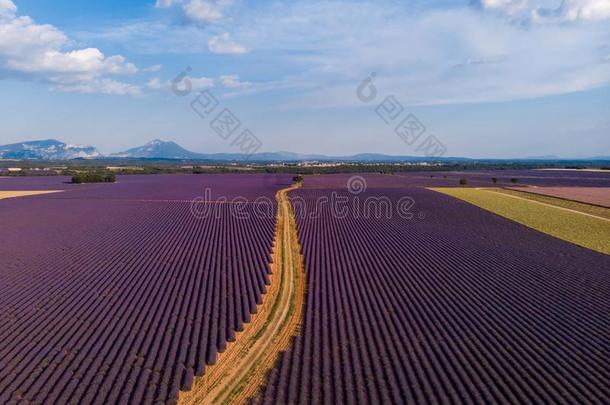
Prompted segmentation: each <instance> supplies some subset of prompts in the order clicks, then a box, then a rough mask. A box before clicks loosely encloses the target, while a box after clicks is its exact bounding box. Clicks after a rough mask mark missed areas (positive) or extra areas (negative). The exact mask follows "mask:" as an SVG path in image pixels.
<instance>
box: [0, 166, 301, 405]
mask: <svg viewBox="0 0 610 405" xmlns="http://www.w3.org/2000/svg"><path fill="white" fill-rule="evenodd" d="M65 181H66V179H64V178H53V177H49V178H16V179H5V180H3V183H2V185H1V186H0V187H6V188H7V189H14V188H15V187H16V186H21V187H23V188H24V189H33V188H35V187H39V188H40V189H49V188H53V189H63V190H65V191H64V192H63V193H59V194H57V195H48V196H36V197H28V198H19V199H9V200H3V201H0V223H1V224H2V227H1V228H0V234H1V235H2V237H1V240H2V244H0V291H1V292H0V325H1V326H0V341H2V342H3V344H2V345H1V346H0V403H16V402H23V401H26V402H44V403H68V402H82V403H93V402H95V403H119V402H120V403H128V402H129V403H152V402H162V403H166V402H175V401H176V400H177V399H178V393H179V390H180V389H185V388H188V387H189V386H190V385H191V384H192V381H193V377H194V376H195V375H201V374H202V373H203V372H204V371H205V366H206V364H211V363H214V361H215V359H216V356H217V353H218V352H219V351H222V350H223V349H224V348H225V347H226V345H227V342H230V341H232V340H234V338H235V332H236V331H239V330H241V329H242V328H243V325H244V323H246V322H248V321H249V319H250V316H251V314H252V313H253V312H254V311H255V310H256V305H257V304H258V303H260V302H261V300H262V297H263V294H264V293H265V291H266V288H267V284H268V282H269V279H268V273H269V263H270V260H271V257H270V255H271V248H272V244H273V239H274V232H275V217H274V215H275V214H274V212H273V211H274V210H275V209H276V207H273V206H271V207H269V206H265V207H264V208H265V209H266V210H268V209H269V208H271V212H269V215H267V216H262V215H255V212H254V210H256V208H257V207H256V204H258V203H257V202H255V201H256V198H258V197H260V196H267V197H271V198H273V196H274V193H275V192H276V191H277V190H278V189H279V188H282V187H284V184H282V182H284V183H287V184H290V177H285V178H284V179H283V180H282V178H280V177H275V178H274V179H273V180H272V181H270V180H269V179H264V178H263V177H262V176H259V175H244V176H240V175H236V176H235V175H233V176H223V175H219V176H133V177H121V178H119V182H118V183H117V184H100V185H83V186H76V185H70V184H65ZM204 188H210V189H211V190H212V191H213V195H214V196H226V197H228V198H233V197H235V196H238V195H239V196H242V197H243V198H244V199H246V200H248V201H249V202H247V203H245V204H244V205H243V207H242V210H243V211H244V212H246V213H250V214H252V215H250V216H249V217H248V219H244V218H237V217H235V216H234V215H232V212H231V210H230V208H231V206H230V204H223V203H220V202H215V201H216V200H214V201H212V202H209V203H207V204H211V205H214V206H215V211H214V213H215V215H213V216H209V217H206V218H198V217H197V216H194V215H193V213H192V210H191V203H190V201H191V200H192V199H193V198H196V197H197V196H199V195H202V194H203V191H204ZM270 201H271V200H270ZM265 212H268V211H265Z"/></svg>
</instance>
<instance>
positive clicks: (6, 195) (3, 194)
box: [0, 190, 62, 200]
mask: <svg viewBox="0 0 610 405" xmlns="http://www.w3.org/2000/svg"><path fill="white" fill-rule="evenodd" d="M61 192H62V191H61V190H37V191H0V200H2V199H4V198H16V197H28V196H32V195H41V194H51V193H61Z"/></svg>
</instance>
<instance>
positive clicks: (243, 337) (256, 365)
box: [179, 186, 305, 405]
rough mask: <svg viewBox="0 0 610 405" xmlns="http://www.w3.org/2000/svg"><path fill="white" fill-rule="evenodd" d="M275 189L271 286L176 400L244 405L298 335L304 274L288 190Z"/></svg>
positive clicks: (303, 299)
mask: <svg viewBox="0 0 610 405" xmlns="http://www.w3.org/2000/svg"><path fill="white" fill-rule="evenodd" d="M294 188H295V186H293V187H290V188H288V189H284V190H281V191H279V192H278V194H277V199H278V202H279V207H278V224H277V230H276V243H275V247H274V253H273V263H272V275H271V277H270V280H271V285H270V286H269V288H268V291H267V293H266V294H265V295H264V297H263V304H262V305H260V306H259V307H258V308H257V312H256V313H255V314H253V315H252V319H251V322H250V323H248V324H246V325H245V326H244V330H243V331H241V332H237V333H236V340H235V341H234V342H230V343H229V344H228V347H227V349H226V350H225V351H224V352H223V353H219V355H218V359H217V362H216V364H214V365H210V366H207V367H206V372H205V374H204V375H203V376H201V377H197V378H196V379H195V382H194V384H193V387H192V389H191V391H188V392H183V393H181V394H180V400H179V403H181V404H189V405H191V404H225V403H230V404H244V403H247V402H248V400H249V399H250V398H252V397H253V396H255V395H256V394H257V392H258V391H259V390H260V389H261V388H262V385H263V384H264V382H265V379H266V376H267V373H268V372H269V370H270V369H271V368H272V367H273V366H274V365H275V363H276V361H277V360H278V358H279V356H280V354H281V352H283V351H286V350H288V349H289V347H290V344H291V341H292V338H293V337H294V336H295V335H296V334H297V333H298V331H299V329H300V326H301V322H302V313H303V306H304V302H305V273H304V265H303V258H302V255H301V254H300V246H299V242H298V237H297V233H296V223H295V220H294V217H293V215H292V210H291V208H290V202H289V200H288V196H287V193H288V191H290V190H292V189H294Z"/></svg>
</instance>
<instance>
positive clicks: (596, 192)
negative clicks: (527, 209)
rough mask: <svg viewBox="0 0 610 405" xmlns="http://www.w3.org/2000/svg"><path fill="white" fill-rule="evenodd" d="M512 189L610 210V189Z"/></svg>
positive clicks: (512, 188)
mask: <svg viewBox="0 0 610 405" xmlns="http://www.w3.org/2000/svg"><path fill="white" fill-rule="evenodd" d="M510 189H511V190H517V191H522V192H524V193H533V194H540V195H546V196H550V197H557V198H563V199H566V200H571V201H578V202H583V203H587V204H595V205H601V206H602V207H607V208H610V187H510Z"/></svg>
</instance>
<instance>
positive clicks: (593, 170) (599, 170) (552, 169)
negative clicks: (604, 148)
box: [533, 168, 610, 174]
mask: <svg viewBox="0 0 610 405" xmlns="http://www.w3.org/2000/svg"><path fill="white" fill-rule="evenodd" d="M533 170H540V171H559V172H592V173H608V174H610V170H603V169H559V168H546V169H533Z"/></svg>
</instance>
